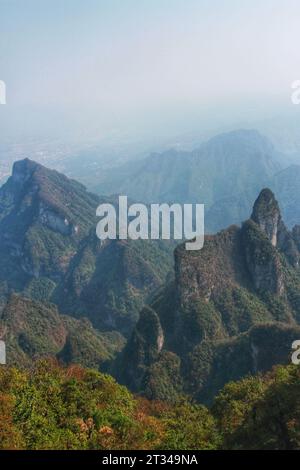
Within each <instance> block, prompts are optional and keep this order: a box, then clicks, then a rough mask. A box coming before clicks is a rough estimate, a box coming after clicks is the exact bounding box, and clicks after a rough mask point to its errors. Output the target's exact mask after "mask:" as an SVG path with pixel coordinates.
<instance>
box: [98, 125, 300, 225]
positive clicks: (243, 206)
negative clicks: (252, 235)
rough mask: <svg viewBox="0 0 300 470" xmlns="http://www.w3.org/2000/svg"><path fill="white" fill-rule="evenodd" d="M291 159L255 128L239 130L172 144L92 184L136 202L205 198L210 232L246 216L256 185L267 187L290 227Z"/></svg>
mask: <svg viewBox="0 0 300 470" xmlns="http://www.w3.org/2000/svg"><path fill="white" fill-rule="evenodd" d="M289 162H290V158H289V157H288V156H286V155H284V154H283V153H282V152H279V151H277V150H276V149H275V148H274V146H273V145H272V143H271V142H270V141H269V140H268V139H267V138H266V137H264V136H262V135H261V134H260V133H259V132H258V131H256V130H237V131H232V132H228V133H225V134H220V135H217V136H216V137H214V138H212V139H210V140H209V141H208V142H204V143H203V144H201V145H200V146H199V148H197V149H195V150H193V151H182V150H175V149H171V150H167V151H165V152H163V153H154V154H151V155H149V156H148V157H145V158H141V159H139V160H134V161H130V162H128V163H126V164H123V165H120V166H118V167H115V168H113V169H112V170H111V171H107V172H106V175H105V178H103V179H102V180H101V182H99V183H98V184H97V185H95V184H93V185H92V189H93V190H94V191H95V192H97V193H99V194H106V195H110V194H126V195H128V196H129V197H131V198H132V199H133V200H135V201H138V202H146V203H150V202H157V203H162V202H168V203H171V202H179V203H203V204H205V219H206V223H205V227H206V231H207V233H214V232H216V231H217V230H220V229H222V228H225V227H226V226H228V225H231V224H240V223H241V222H242V221H243V220H245V219H246V218H247V216H248V214H249V212H250V210H251V205H252V203H253V201H254V199H255V198H256V196H257V194H258V193H259V191H260V190H261V189H262V188H263V187H270V188H271V189H272V190H273V191H274V192H275V195H276V197H277V199H278V201H279V204H280V208H281V210H282V213H283V216H284V219H285V221H286V224H287V226H288V227H292V226H293V225H294V224H295V220H296V221H297V220H299V218H298V215H299V209H298V207H300V184H299V183H298V181H300V180H299V178H298V179H297V176H296V175H297V174H298V173H299V172H300V166H299V165H289ZM291 185H292V186H291ZM291 201H294V203H291ZM294 209H295V210H296V212H293V210H294Z"/></svg>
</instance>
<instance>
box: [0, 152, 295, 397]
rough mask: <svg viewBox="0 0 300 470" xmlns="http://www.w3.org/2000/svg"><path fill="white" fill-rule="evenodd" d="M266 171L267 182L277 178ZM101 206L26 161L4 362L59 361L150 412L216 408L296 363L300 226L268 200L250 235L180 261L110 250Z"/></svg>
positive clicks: (244, 231)
mask: <svg viewBox="0 0 300 470" xmlns="http://www.w3.org/2000/svg"><path fill="white" fill-rule="evenodd" d="M228 158H229V157H228ZM264 161H265V174H271V173H272V172H273V171H275V170H276V168H277V164H275V163H274V162H273V163H270V162H269V159H268V158H267V157H264ZM267 162H269V163H268V164H267ZM249 167H250V163H249ZM268 172H269V173H268ZM285 172H287V170H281V172H277V173H276V174H275V175H280V173H283V174H284V173H285ZM294 173H295V172H294ZM292 176H293V175H290V176H286V178H287V179H288V178H289V177H292ZM280 178H281V176H280ZM245 180H246V176H245ZM274 181H275V180H274ZM294 182H295V185H296V184H297V181H296V178H295V179H294ZM278 185H280V183H279V180H278ZM284 187H285V190H286V191H287V192H288V183H286V185H285V186H281V189H283V188H284ZM249 194H250V193H249ZM102 201H105V202H115V199H114V198H113V197H112V196H110V197H108V196H97V195H94V194H92V193H89V192H88V191H87V190H86V189H85V187H84V186H82V185H81V184H80V183H78V182H76V181H74V180H70V179H68V178H67V177H65V176H64V175H62V174H60V173H58V172H56V171H54V170H49V169H47V168H45V167H43V166H42V165H40V164H37V163H35V162H33V161H31V160H28V159H25V160H22V161H19V162H16V163H15V164H14V168H13V173H12V176H11V177H10V178H9V180H8V181H7V183H6V184H5V185H4V186H2V187H1V188H0V299H1V304H0V305H1V308H0V336H1V337H2V338H3V339H4V340H5V341H6V343H7V351H8V361H9V363H11V364H16V363H17V364H21V365H24V366H27V365H29V364H30V363H31V361H32V360H33V359H35V358H38V357H40V356H45V355H46V356H47V355H50V356H55V357H56V358H57V359H59V360H61V361H63V362H66V363H72V362H77V363H81V364H83V365H86V366H92V367H96V368H100V369H102V370H106V371H109V372H110V373H111V374H113V375H114V376H115V377H116V378H117V379H118V381H119V382H121V383H123V384H125V385H127V386H128V387H129V388H130V389H131V390H132V391H134V392H136V393H142V394H144V395H146V396H147V397H149V398H151V399H152V398H155V399H161V400H167V401H168V402H171V403H174V402H177V401H178V400H179V399H180V397H182V395H188V396H190V397H192V398H193V399H195V400H197V401H199V402H205V403H210V402H211V401H212V400H213V398H214V396H215V395H216V394H217V393H218V391H219V390H220V389H221V388H222V387H223V386H224V384H226V383H227V382H229V381H231V380H237V379H240V378H242V377H244V376H247V375H249V374H256V373H258V372H260V371H268V370H270V369H271V367H272V366H273V365H274V364H279V363H288V362H289V360H290V354H291V344H292V342H293V341H294V340H295V339H298V338H299V336H300V326H299V325H300V273H299V260H300V225H295V226H294V227H293V229H292V230H290V229H289V228H287V226H286V225H285V223H284V221H283V220H284V219H283V217H282V216H281V211H280V207H279V204H278V202H277V200H276V198H275V196H274V194H273V192H272V191H271V190H270V189H263V190H262V191H260V194H259V196H258V198H257V199H256V202H255V204H254V207H253V210H252V214H251V217H250V218H249V219H248V220H246V221H245V222H243V223H242V225H241V226H237V225H231V226H230V227H229V228H227V229H223V230H221V231H220V232H218V233H217V234H216V235H207V236H206V239H205V243H204V248H203V249H202V250H200V251H186V250H185V244H184V243H183V244H180V245H178V246H177V247H176V248H175V251H174V258H173V254H172V253H173V249H174V245H173V244H172V243H170V242H167V241H148V240H137V241H134V240H118V239H117V240H111V241H107V242H105V243H101V242H100V240H98V239H97V237H96V235H95V228H96V223H97V218H96V207H97V206H98V204H99V203H100V202H102ZM290 203H291V201H289V199H288V197H286V204H290ZM290 207H292V206H290ZM291 210H292V209H291ZM173 264H174V270H173V269H172V267H173Z"/></svg>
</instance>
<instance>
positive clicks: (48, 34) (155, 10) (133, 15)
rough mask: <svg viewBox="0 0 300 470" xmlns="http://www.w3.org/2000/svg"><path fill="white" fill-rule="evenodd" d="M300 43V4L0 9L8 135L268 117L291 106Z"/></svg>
mask: <svg viewBox="0 0 300 470" xmlns="http://www.w3.org/2000/svg"><path fill="white" fill-rule="evenodd" d="M299 44H300V14H299V1H298V0H243V1H241V0H0V79H2V80H4V81H5V82H6V85H7V105H6V106H0V120H1V122H0V125H1V128H2V136H3V138H4V137H5V134H6V133H8V131H10V133H12V135H13V133H14V132H15V133H16V134H17V133H18V132H20V130H23V132H24V134H26V135H27V136H30V135H32V136H33V135H38V133H39V131H40V130H41V129H42V130H43V131H44V132H46V134H47V132H49V135H50V134H51V135H52V134H53V135H55V133H63V132H65V133H66V135H68V136H71V138H72V137H73V136H74V138H75V137H76V136H77V137H78V134H80V133H82V135H83V136H84V135H88V134H89V133H90V134H91V135H92V134H93V133H96V134H99V136H100V137H102V136H106V135H107V134H109V133H110V132H112V131H114V130H116V129H117V130H124V131H126V129H130V132H133V133H134V129H136V130H137V132H142V131H143V130H145V129H148V130H149V129H153V132H156V130H158V129H159V131H160V132H161V133H164V132H165V133H166V134H168V133H169V132H172V130H173V129H174V132H175V131H179V130H180V129H182V131H187V130H188V128H189V127H191V128H192V127H194V128H195V127H196V125H197V120H199V123H200V122H202V121H201V120H202V119H203V120H204V121H205V117H206V116H207V120H209V121H213V119H214V118H215V119H216V121H218V119H219V120H220V121H222V120H226V119H227V120H230V119H231V118H232V119H239V118H240V119H243V118H247V117H248V115H249V117H251V116H253V115H255V113H256V112H257V114H258V115H259V114H260V113H263V112H270V113H272V112H273V108H274V109H276V106H277V105H278V103H280V105H282V104H283V103H286V106H287V108H288V107H289V106H290V102H289V96H290V84H291V82H292V81H293V80H295V79H298V78H300V60H299V55H300V51H299ZM299 113H300V111H299Z"/></svg>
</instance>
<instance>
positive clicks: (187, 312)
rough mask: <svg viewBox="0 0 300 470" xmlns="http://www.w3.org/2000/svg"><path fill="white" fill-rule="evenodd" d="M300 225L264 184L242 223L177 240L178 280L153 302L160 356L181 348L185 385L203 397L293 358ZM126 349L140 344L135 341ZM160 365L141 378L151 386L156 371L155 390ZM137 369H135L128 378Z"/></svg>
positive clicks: (298, 318) (299, 312)
mask: <svg viewBox="0 0 300 470" xmlns="http://www.w3.org/2000/svg"><path fill="white" fill-rule="evenodd" d="M298 232H299V231H298V229H297V228H295V229H294V231H293V232H289V231H288V230H287V229H286V227H285V225H284V223H283V221H282V219H281V215H280V211H279V208H278V204H277V201H276V200H275V197H274V195H273V193H272V192H271V191H270V190H268V189H264V190H263V191H262V192H261V193H260V195H259V197H258V198H257V200H256V202H255V204H254V208H253V212H252V216H251V219H249V220H247V221H246V222H244V224H242V227H240V228H239V227H236V226H232V227H229V228H228V229H227V230H223V231H221V232H220V233H218V234H217V235H214V236H207V237H206V239H205V243H204V247H203V249H202V250H201V251H198V252H197V251H194V252H188V251H186V250H185V249H184V245H180V246H179V247H177V248H176V250H175V282H174V284H173V285H172V286H170V287H167V288H166V289H165V291H164V292H163V293H162V294H161V295H160V296H158V298H157V299H155V300H154V302H153V304H152V309H153V310H155V311H156V312H157V314H158V316H159V318H160V322H161V325H162V328H163V334H164V347H163V349H162V351H161V352H160V354H159V355H158V358H157V359H156V360H154V364H158V363H159V362H160V361H161V357H162V356H163V355H164V354H165V353H166V351H170V352H172V353H173V354H175V355H176V357H177V358H178V361H179V363H180V376H181V379H182V381H183V383H184V390H185V391H186V392H188V393H190V394H192V395H193V396H195V397H196V398H197V399H198V400H200V401H201V400H205V401H207V400H209V399H210V398H211V397H212V396H213V394H214V393H216V391H217V389H218V388H219V387H221V386H223V384H224V383H225V382H226V381H228V380H231V379H236V378H238V377H241V376H243V375H246V374H247V373H253V372H255V371H259V370H266V369H267V368H269V367H271V366H272V365H273V364H275V363H276V361H277V362H288V360H289V357H290V348H291V343H289V342H290V340H292V339H293V338H294V339H296V336H297V334H299V327H298V326H297V324H298V323H300V302H299V300H298V299H299V296H300V273H299V271H298V268H297V266H298V261H297V260H298V259H299V251H298V248H297V236H298ZM143 318H144V316H143ZM141 321H145V320H143V319H142V318H141V319H140V322H141ZM140 322H139V323H140ZM139 328H140V326H139ZM286 328H288V330H287V329H286ZM287 331H288V333H287ZM268 332H270V335H271V337H268ZM272 338H273V340H272ZM286 338H288V340H287V339H286ZM152 339H153V338H152ZM264 341H267V343H268V348H267V349H268V351H266V354H269V357H268V358H264V354H263V351H264ZM281 341H282V343H281ZM272 348H274V351H273V352H272V351H271V350H272ZM128 350H131V351H134V344H133V343H132V342H130V343H129V346H128V347H127V351H128ZM165 367H166V368H168V367H169V366H167V365H165ZM137 368H138V365H137V366H136V370H137ZM154 369H155V367H154V366H153V364H152V365H151V366H149V367H148V369H147V368H146V370H145V371H144V377H143V378H141V377H140V378H139V383H140V384H143V388H142V389H143V390H144V392H145V393H147V390H148V388H147V383H146V382H147V380H148V379H149V377H150V376H151V394H152V395H153V394H154V395H155V387H154V386H153V384H155V383H156V385H157V387H158V390H160V379H159V376H156V379H154V378H153V373H150V370H152V371H153V370H154ZM157 370H160V374H161V373H162V371H161V367H158V366H157ZM177 372H178V368H176V373H177ZM125 375H126V374H125ZM134 377H135V372H134V370H131V377H128V376H127V378H126V377H125V378H124V381H125V383H127V385H129V386H130V385H131V384H132V378H133V380H134Z"/></svg>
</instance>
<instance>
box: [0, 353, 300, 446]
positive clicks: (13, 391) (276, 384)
mask: <svg viewBox="0 0 300 470" xmlns="http://www.w3.org/2000/svg"><path fill="white" fill-rule="evenodd" d="M299 392H300V370H299V369H298V368H297V367H294V366H288V367H278V368H276V369H274V371H273V372H271V373H269V374H267V375H266V376H264V377H262V376H257V377H248V378H245V379H243V380H241V381H240V382H231V383H229V384H227V385H226V386H225V387H224V389H223V390H222V391H221V392H220V393H219V395H218V397H217V398H216V400H215V402H214V405H213V407H212V408H211V409H210V410H209V409H207V408H206V407H205V406H202V405H195V404H192V403H189V402H188V401H186V400H185V399H184V398H182V399H181V400H179V401H178V402H177V403H175V404H172V405H170V404H167V403H164V402H157V401H148V400H146V399H144V398H139V397H134V396H133V395H132V394H131V393H130V392H129V391H128V390H127V389H126V388H125V387H122V386H120V385H118V384H117V383H116V382H115V381H114V379H112V378H111V377H110V376H108V375H104V374H102V373H99V372H97V371H95V370H92V369H84V368H82V367H79V366H75V365H74V366H69V367H67V368H64V367H61V366H60V365H59V364H58V363H57V362H56V361H54V360H42V361H38V362H36V363H35V365H34V366H33V367H32V368H31V369H30V370H19V369H17V368H10V367H1V369H0V448H1V449H177V450H179V449H217V448H225V449H226V448H227V449H228V448H232V449H239V448H241V449H243V448H259V449H297V448H299V447H300V398H299V397H300V393H299Z"/></svg>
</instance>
